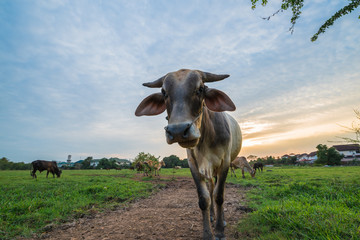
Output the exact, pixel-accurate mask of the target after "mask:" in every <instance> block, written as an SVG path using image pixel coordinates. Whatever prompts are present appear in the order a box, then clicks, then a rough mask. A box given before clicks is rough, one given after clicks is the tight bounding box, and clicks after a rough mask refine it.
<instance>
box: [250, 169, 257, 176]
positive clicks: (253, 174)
mask: <svg viewBox="0 0 360 240" xmlns="http://www.w3.org/2000/svg"><path fill="white" fill-rule="evenodd" d="M255 174H256V170H255V169H252V170H251V172H250V175H251V177H255Z"/></svg>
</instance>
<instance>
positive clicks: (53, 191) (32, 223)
mask: <svg viewBox="0 0 360 240" xmlns="http://www.w3.org/2000/svg"><path fill="white" fill-rule="evenodd" d="M133 174H134V172H133V171H130V170H122V171H121V172H120V171H115V170H112V171H106V170H78V171H76V170H63V175H62V176H61V178H52V177H50V176H52V175H51V174H50V176H49V178H48V179H46V177H45V176H46V172H43V173H42V174H38V180H35V179H32V177H31V176H30V172H29V171H0V239H12V238H14V237H16V236H25V237H28V236H30V235H31V234H33V233H40V232H41V231H42V230H43V228H44V227H45V226H46V225H48V224H50V223H61V222H65V221H67V220H70V219H72V218H78V217H81V216H84V215H86V214H91V213H94V212H96V211H102V210H104V209H111V208H114V207H119V204H126V203H128V202H129V201H131V200H133V199H135V198H143V197H147V196H149V195H150V194H151V192H152V191H153V190H156V189H157V187H158V186H154V185H152V184H151V183H147V182H139V181H135V180H132V179H130V178H131V177H132V176H133Z"/></svg>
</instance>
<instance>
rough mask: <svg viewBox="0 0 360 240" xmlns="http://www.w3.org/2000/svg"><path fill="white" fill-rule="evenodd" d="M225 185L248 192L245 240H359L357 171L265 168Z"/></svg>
mask: <svg viewBox="0 0 360 240" xmlns="http://www.w3.org/2000/svg"><path fill="white" fill-rule="evenodd" d="M267 170H270V171H267ZM246 174H247V173H246ZM228 181H230V182H233V183H237V184H241V185H243V186H247V187H249V188H250V189H251V190H249V192H248V194H247V200H248V201H249V202H248V206H249V207H251V208H252V209H254V211H253V212H252V213H250V214H249V215H248V217H247V218H246V219H244V220H242V221H241V222H240V223H239V226H238V227H239V232H241V236H243V237H244V238H245V239H360V167H292V168H284V167H282V168H267V169H265V171H264V172H263V173H260V174H257V177H256V178H255V179H250V175H249V174H247V175H246V179H245V180H243V179H239V178H238V179H235V178H228Z"/></svg>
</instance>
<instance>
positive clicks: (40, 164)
mask: <svg viewBox="0 0 360 240" xmlns="http://www.w3.org/2000/svg"><path fill="white" fill-rule="evenodd" d="M31 164H32V168H33V170H32V172H31V173H30V175H31V176H32V177H33V178H37V176H36V174H35V172H36V171H38V170H39V172H40V173H41V172H42V171H45V170H47V173H46V178H47V177H48V176H49V172H50V173H52V175H53V177H54V178H55V174H56V176H57V177H60V175H61V173H62V171H61V170H59V168H58V166H57V164H56V162H55V161H44V160H36V161H33V162H32V163H31Z"/></svg>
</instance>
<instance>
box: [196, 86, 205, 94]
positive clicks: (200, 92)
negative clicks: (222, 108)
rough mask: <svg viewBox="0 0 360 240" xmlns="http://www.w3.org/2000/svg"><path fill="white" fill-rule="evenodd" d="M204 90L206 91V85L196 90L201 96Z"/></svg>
mask: <svg viewBox="0 0 360 240" xmlns="http://www.w3.org/2000/svg"><path fill="white" fill-rule="evenodd" d="M203 92H204V87H203V86H200V87H199V88H198V89H197V90H196V94H197V95H199V96H200V95H201V94H202V93H203Z"/></svg>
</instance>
